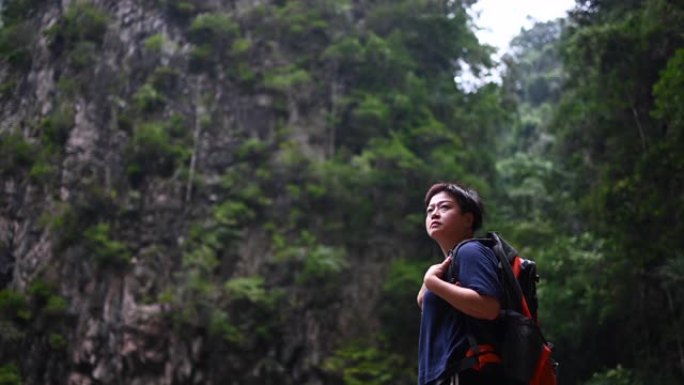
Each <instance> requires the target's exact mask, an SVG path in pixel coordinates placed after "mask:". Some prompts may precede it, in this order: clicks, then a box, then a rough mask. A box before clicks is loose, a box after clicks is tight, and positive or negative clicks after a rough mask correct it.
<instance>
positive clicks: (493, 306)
mask: <svg viewBox="0 0 684 385" xmlns="http://www.w3.org/2000/svg"><path fill="white" fill-rule="evenodd" d="M450 263H451V258H447V259H445V260H444V262H442V263H440V264H437V265H433V266H431V267H430V268H429V269H428V271H427V273H425V277H424V279H423V286H424V287H425V288H427V289H429V290H430V291H431V292H433V293H435V295H437V296H439V297H441V298H442V299H444V300H445V301H447V302H448V303H449V304H450V305H451V306H453V307H454V308H456V309H457V310H459V311H461V312H463V313H465V314H467V315H469V316H471V317H474V318H480V319H488V320H493V319H495V318H496V317H498V316H499V310H500V304H499V301H498V300H497V299H496V298H494V297H490V296H487V295H481V294H479V293H478V292H476V291H475V290H472V289H468V288H465V287H461V286H459V285H458V284H456V285H454V284H452V283H449V282H447V281H444V280H443V279H442V277H443V276H444V274H445V273H446V271H447V268H448V267H449V264H450ZM419 296H420V295H419Z"/></svg>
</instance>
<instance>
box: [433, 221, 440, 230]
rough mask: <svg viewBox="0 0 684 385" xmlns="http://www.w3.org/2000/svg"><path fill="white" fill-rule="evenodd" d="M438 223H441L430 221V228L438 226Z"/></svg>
mask: <svg viewBox="0 0 684 385" xmlns="http://www.w3.org/2000/svg"><path fill="white" fill-rule="evenodd" d="M439 225H441V223H439V222H432V223H430V228H431V229H432V228H434V227H437V226H439Z"/></svg>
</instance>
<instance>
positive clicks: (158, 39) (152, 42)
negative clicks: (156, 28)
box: [143, 33, 166, 53]
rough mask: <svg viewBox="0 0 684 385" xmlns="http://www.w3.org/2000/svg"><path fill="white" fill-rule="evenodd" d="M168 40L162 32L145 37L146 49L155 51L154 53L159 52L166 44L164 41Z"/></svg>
mask: <svg viewBox="0 0 684 385" xmlns="http://www.w3.org/2000/svg"><path fill="white" fill-rule="evenodd" d="M165 42H166V37H165V36H164V34H162V33H155V34H154V35H152V36H150V37H148V38H147V39H145V42H144V43H143V45H144V46H145V49H146V50H148V51H150V52H154V53H159V52H161V50H162V47H163V46H164V43H165Z"/></svg>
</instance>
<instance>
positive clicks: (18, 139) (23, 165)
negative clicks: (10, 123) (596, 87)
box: [0, 134, 35, 175]
mask: <svg viewBox="0 0 684 385" xmlns="http://www.w3.org/2000/svg"><path fill="white" fill-rule="evenodd" d="M34 152H35V146H34V145H33V144H31V143H30V142H28V141H27V140H26V139H24V137H23V136H21V135H20V134H10V135H0V174H10V175H13V174H16V173H17V172H19V171H21V170H26V169H29V168H31V166H33V163H34V160H33V154H34Z"/></svg>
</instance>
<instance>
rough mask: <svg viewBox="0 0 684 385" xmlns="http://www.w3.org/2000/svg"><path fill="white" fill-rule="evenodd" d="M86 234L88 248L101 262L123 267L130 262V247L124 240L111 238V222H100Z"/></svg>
mask: <svg viewBox="0 0 684 385" xmlns="http://www.w3.org/2000/svg"><path fill="white" fill-rule="evenodd" d="M84 236H85V242H86V245H87V247H88V250H89V251H90V252H92V253H93V254H94V255H95V257H96V258H97V260H98V262H99V263H101V264H103V265H108V266H109V265H112V266H117V267H123V266H127V265H128V263H129V262H130V258H131V255H130V252H129V251H128V248H127V247H126V245H125V244H123V243H122V242H119V241H116V240H113V239H112V238H111V230H110V228H109V224H107V223H98V224H97V225H95V226H92V227H90V228H88V229H87V230H86V231H85V233H84Z"/></svg>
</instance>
